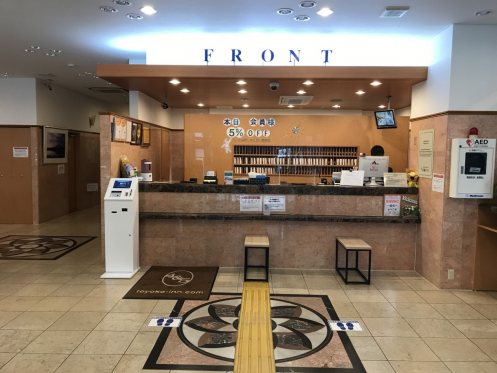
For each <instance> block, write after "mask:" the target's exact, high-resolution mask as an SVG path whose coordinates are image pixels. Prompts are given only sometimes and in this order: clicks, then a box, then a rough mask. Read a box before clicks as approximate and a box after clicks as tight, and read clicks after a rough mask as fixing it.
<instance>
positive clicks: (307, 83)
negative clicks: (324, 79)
mask: <svg viewBox="0 0 497 373" xmlns="http://www.w3.org/2000/svg"><path fill="white" fill-rule="evenodd" d="M302 84H305V85H312V84H314V83H313V82H311V81H310V80H306V81H305V82H304V83H302Z"/></svg>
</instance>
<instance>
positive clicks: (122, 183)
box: [114, 180, 131, 189]
mask: <svg viewBox="0 0 497 373" xmlns="http://www.w3.org/2000/svg"><path fill="white" fill-rule="evenodd" d="M114 188H123V189H129V188H131V180H116V181H114Z"/></svg>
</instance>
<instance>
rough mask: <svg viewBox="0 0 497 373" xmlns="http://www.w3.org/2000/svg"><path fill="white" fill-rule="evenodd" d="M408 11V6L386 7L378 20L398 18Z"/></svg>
mask: <svg viewBox="0 0 497 373" xmlns="http://www.w3.org/2000/svg"><path fill="white" fill-rule="evenodd" d="M408 10H409V7H408V6H387V8H386V9H385V10H384V11H383V13H381V14H380V18H400V17H402V16H403V15H404V14H406V13H407V11H408Z"/></svg>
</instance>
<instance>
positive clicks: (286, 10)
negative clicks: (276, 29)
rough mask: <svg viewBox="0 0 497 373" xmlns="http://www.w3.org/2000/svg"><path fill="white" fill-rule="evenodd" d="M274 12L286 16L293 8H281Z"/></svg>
mask: <svg viewBox="0 0 497 373" xmlns="http://www.w3.org/2000/svg"><path fill="white" fill-rule="evenodd" d="M276 13H278V14H280V15H282V16H287V15H289V14H292V13H293V9H290V8H281V9H278V10H277V11H276Z"/></svg>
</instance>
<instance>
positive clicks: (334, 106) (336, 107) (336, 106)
mask: <svg viewBox="0 0 497 373" xmlns="http://www.w3.org/2000/svg"><path fill="white" fill-rule="evenodd" d="M332 107H333V108H335V109H338V108H339V107H340V105H333V106H332Z"/></svg>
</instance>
